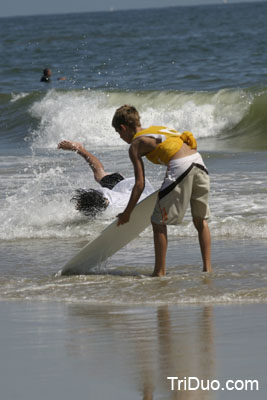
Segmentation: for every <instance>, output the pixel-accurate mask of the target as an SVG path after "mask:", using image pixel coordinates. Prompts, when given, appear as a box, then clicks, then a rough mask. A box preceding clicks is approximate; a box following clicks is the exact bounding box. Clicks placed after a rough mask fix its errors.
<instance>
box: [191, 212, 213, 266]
mask: <svg viewBox="0 0 267 400" xmlns="http://www.w3.org/2000/svg"><path fill="white" fill-rule="evenodd" d="M193 222H194V225H195V228H196V230H197V231H198V240H199V245H200V250H201V255H202V260H203V271H204V272H211V260H210V253H211V237H210V230H209V225H208V222H207V220H205V219H201V218H193Z"/></svg>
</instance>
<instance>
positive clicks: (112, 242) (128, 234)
mask: <svg viewBox="0 0 267 400" xmlns="http://www.w3.org/2000/svg"><path fill="white" fill-rule="evenodd" d="M157 195H158V190H157V191H155V192H154V193H152V194H150V195H149V196H148V197H146V198H145V199H144V200H142V201H140V203H138V204H137V205H136V207H135V208H134V210H133V212H132V214H131V218H130V221H129V222H128V223H126V224H124V225H120V226H117V222H118V220H117V219H116V220H115V221H113V222H112V223H111V224H110V225H109V226H108V227H107V228H105V229H104V230H103V232H102V233H101V234H100V235H99V236H98V237H97V238H96V239H95V240H93V241H92V242H90V243H88V244H87V245H86V246H85V247H83V248H82V250H81V251H80V252H79V253H78V254H76V255H75V256H74V257H73V258H72V259H71V260H70V261H69V262H68V263H67V264H66V265H65V266H64V267H63V269H62V270H61V271H60V274H61V275H86V274H90V271H91V270H92V269H93V268H94V267H95V266H97V265H98V264H101V263H102V262H104V261H106V260H107V259H108V258H109V257H110V256H112V255H113V254H114V253H116V251H118V250H120V249H121V248H122V247H123V246H125V245H126V244H127V243H129V242H130V241H131V240H133V239H135V238H136V237H137V236H138V235H139V234H140V233H141V232H143V230H145V229H146V228H147V227H148V226H149V224H150V217H151V215H152V212H153V209H154V205H155V203H156V199H157Z"/></svg>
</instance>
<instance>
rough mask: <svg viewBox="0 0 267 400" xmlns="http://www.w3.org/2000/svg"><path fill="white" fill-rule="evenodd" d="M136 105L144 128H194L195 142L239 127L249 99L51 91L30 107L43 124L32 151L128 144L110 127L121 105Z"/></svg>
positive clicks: (228, 94)
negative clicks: (71, 144)
mask: <svg viewBox="0 0 267 400" xmlns="http://www.w3.org/2000/svg"><path fill="white" fill-rule="evenodd" d="M125 103H129V104H133V105H135V106H136V107H137V108H138V109H139V111H140V114H141V122H142V125H143V126H144V127H146V126H149V125H166V126H169V127H171V128H176V129H177V130H179V131H183V130H190V131H192V132H194V134H195V136H196V138H206V137H216V136H218V135H220V134H221V133H222V132H223V131H224V130H226V129H229V128H231V127H233V126H235V125H236V124H237V123H238V122H239V121H240V120H241V119H242V118H243V117H244V115H245V113H246V111H247V109H248V107H249V104H250V103H249V99H248V98H247V97H246V96H244V95H242V94H241V92H239V91H235V92H228V91H220V92H218V93H215V94H212V93H209V94H207V93H192V94H190V93H188V94H187V93H179V92H148V93H132V92H131V93H127V92H124V93H122V92H117V93H108V92H106V93H104V92H97V91H90V90H84V91H73V92H71V91H69V92H57V91H55V90H51V91H49V92H48V93H47V94H46V95H45V97H44V98H43V99H42V100H38V101H36V102H35V103H34V104H33V106H32V107H31V109H30V112H31V114H32V116H34V117H36V118H37V119H38V120H39V125H38V128H37V129H36V130H34V131H33V132H32V136H33V144H32V146H33V148H35V149H36V148H40V147H41V148H55V146H56V145H57V143H58V142H59V141H60V140H62V139H66V138H67V139H69V140H76V141H81V142H83V143H85V144H87V145H88V146H90V147H92V146H93V147H96V146H101V147H102V146H103V143H104V144H105V147H114V146H117V147H118V146H125V144H124V143H123V142H122V141H121V139H120V138H119V137H118V135H116V134H115V132H114V130H113V128H112V127H111V120H112V117H113V114H114V111H115V109H116V108H117V107H119V106H120V105H122V104H125Z"/></svg>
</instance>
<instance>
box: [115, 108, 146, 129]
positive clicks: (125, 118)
mask: <svg viewBox="0 0 267 400" xmlns="http://www.w3.org/2000/svg"><path fill="white" fill-rule="evenodd" d="M121 125H126V126H129V127H130V128H132V129H134V130H135V129H136V128H137V127H140V126H141V123H140V115H139V113H138V111H137V109H136V108H135V107H133V106H129V105H127V104H125V105H124V106H121V107H120V108H118V109H117V110H116V111H115V114H114V117H113V119H112V126H113V128H115V129H120V127H121Z"/></svg>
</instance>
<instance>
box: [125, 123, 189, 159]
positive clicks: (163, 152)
mask: <svg viewBox="0 0 267 400" xmlns="http://www.w3.org/2000/svg"><path fill="white" fill-rule="evenodd" d="M140 136H150V137H154V138H155V139H160V140H161V143H159V144H158V145H157V147H156V148H155V149H154V150H153V151H151V152H150V153H148V154H146V157H147V158H148V160H149V161H151V162H152V163H154V164H165V165H167V164H168V162H169V161H170V159H171V158H172V157H173V156H174V154H176V153H177V151H178V150H180V148H181V147H182V144H183V143H186V144H187V145H188V146H189V147H190V148H191V149H196V148H197V141H196V139H195V138H194V136H193V134H192V133H191V132H189V131H185V132H183V133H182V134H180V133H179V132H177V131H176V130H174V129H168V128H166V127H165V126H150V127H149V128H147V129H144V130H142V131H140V132H137V133H136V134H135V135H134V137H133V140H134V139H137V138H138V137H140Z"/></svg>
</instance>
